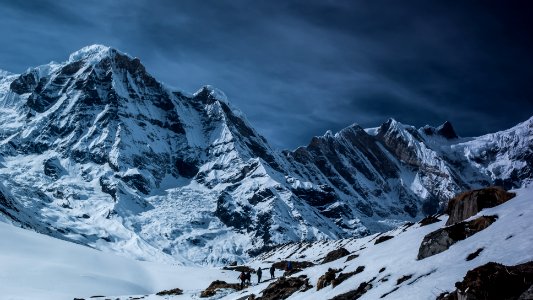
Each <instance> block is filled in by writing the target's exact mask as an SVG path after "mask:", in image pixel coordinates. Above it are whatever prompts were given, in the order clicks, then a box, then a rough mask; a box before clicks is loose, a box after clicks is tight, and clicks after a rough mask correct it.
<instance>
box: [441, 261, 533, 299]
mask: <svg viewBox="0 0 533 300" xmlns="http://www.w3.org/2000/svg"><path fill="white" fill-rule="evenodd" d="M532 285H533V262H528V263H525V264H521V265H516V266H505V265H502V264H498V263H494V262H490V263H487V264H485V265H483V266H480V267H477V268H475V269H473V270H470V271H468V272H467V273H466V276H465V277H464V279H463V281H461V282H457V283H456V284H455V287H456V288H457V289H456V290H455V291H453V292H451V293H444V294H442V295H440V296H439V297H437V300H459V299H467V300H470V299H472V300H474V299H532V298H528V297H529V296H528V295H531V286H532Z"/></svg>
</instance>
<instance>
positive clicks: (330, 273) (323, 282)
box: [316, 268, 337, 291]
mask: <svg viewBox="0 0 533 300" xmlns="http://www.w3.org/2000/svg"><path fill="white" fill-rule="evenodd" d="M336 273H337V271H336V270H334V269H332V268H329V269H328V270H327V271H326V273H325V274H324V275H322V276H320V277H319V278H318V281H317V283H316V290H317V291H320V290H321V289H323V288H325V287H326V286H328V285H330V284H331V282H332V281H333V280H335V274H336Z"/></svg>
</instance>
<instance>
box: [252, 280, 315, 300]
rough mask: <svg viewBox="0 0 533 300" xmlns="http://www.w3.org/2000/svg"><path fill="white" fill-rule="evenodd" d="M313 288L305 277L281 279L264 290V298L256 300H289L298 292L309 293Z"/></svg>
mask: <svg viewBox="0 0 533 300" xmlns="http://www.w3.org/2000/svg"><path fill="white" fill-rule="evenodd" d="M312 287H313V286H312V285H310V284H309V278H307V276H305V275H300V276H298V277H281V278H279V279H278V280H276V281H275V282H273V283H271V284H269V285H268V287H267V288H266V289H264V290H263V296H261V297H258V298H256V300H281V299H287V298H289V297H290V296H291V295H292V294H294V293H295V292H297V291H302V292H304V291H307V290H309V289H310V288H312Z"/></svg>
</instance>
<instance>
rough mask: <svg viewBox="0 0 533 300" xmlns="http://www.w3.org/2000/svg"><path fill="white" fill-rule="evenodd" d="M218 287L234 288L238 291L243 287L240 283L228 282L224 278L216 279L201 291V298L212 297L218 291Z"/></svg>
mask: <svg viewBox="0 0 533 300" xmlns="http://www.w3.org/2000/svg"><path fill="white" fill-rule="evenodd" d="M218 289H234V290H236V291H238V290H240V289H241V285H240V284H239V283H227V282H225V281H222V280H215V281H213V282H211V284H210V285H209V287H207V289H205V290H203V291H202V292H201V293H200V298H207V297H212V296H214V295H215V294H216V293H217V290H218Z"/></svg>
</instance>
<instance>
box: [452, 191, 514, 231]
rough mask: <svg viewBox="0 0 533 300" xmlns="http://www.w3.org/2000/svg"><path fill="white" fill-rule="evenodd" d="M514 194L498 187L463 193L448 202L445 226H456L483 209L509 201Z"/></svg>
mask: <svg viewBox="0 0 533 300" xmlns="http://www.w3.org/2000/svg"><path fill="white" fill-rule="evenodd" d="M514 196H515V193H509V192H506V191H505V190H503V189H502V188H500V187H490V188H484V189H479V190H473V191H468V192H464V193H462V194H459V195H457V196H456V197H454V198H453V199H452V200H450V202H448V208H447V209H446V213H447V214H448V215H449V216H450V217H449V218H448V221H447V222H446V225H452V224H456V223H458V222H461V221H463V220H466V219H468V218H470V217H471V216H474V215H476V214H477V213H478V212H480V211H481V210H482V209H484V208H490V207H494V206H496V205H500V204H502V203H504V202H507V201H509V200H510V199H512V198H513V197H514Z"/></svg>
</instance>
